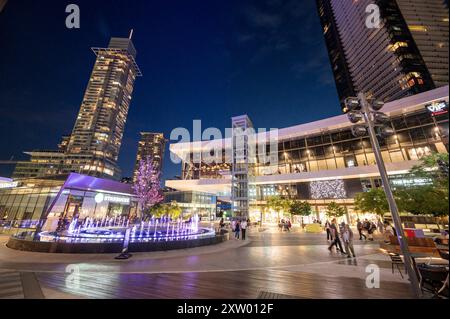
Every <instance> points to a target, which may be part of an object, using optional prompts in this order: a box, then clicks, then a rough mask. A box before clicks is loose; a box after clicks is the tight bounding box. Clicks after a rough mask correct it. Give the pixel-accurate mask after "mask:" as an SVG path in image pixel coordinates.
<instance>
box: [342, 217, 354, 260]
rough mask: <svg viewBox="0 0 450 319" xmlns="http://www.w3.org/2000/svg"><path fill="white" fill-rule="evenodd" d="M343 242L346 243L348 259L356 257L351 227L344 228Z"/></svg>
mask: <svg viewBox="0 0 450 319" xmlns="http://www.w3.org/2000/svg"><path fill="white" fill-rule="evenodd" d="M342 240H343V241H344V246H345V252H346V253H347V258H351V257H352V256H353V257H356V255H355V250H354V248H353V231H352V229H351V228H350V225H348V224H347V225H345V226H344V232H343V233H342Z"/></svg>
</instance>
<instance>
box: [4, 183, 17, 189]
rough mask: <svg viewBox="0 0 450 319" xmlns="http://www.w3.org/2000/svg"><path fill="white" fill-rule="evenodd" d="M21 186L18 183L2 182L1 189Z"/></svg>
mask: <svg viewBox="0 0 450 319" xmlns="http://www.w3.org/2000/svg"><path fill="white" fill-rule="evenodd" d="M17 185H19V183H18V182H0V188H13V187H17Z"/></svg>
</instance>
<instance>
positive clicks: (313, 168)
mask: <svg viewBox="0 0 450 319" xmlns="http://www.w3.org/2000/svg"><path fill="white" fill-rule="evenodd" d="M318 170H319V168H318V166H317V161H309V171H310V172H317V171H318Z"/></svg>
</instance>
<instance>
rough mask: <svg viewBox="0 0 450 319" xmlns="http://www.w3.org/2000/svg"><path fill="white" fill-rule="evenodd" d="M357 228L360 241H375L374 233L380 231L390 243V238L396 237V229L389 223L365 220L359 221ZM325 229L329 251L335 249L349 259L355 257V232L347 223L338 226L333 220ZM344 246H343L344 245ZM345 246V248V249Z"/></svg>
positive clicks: (327, 222)
mask: <svg viewBox="0 0 450 319" xmlns="http://www.w3.org/2000/svg"><path fill="white" fill-rule="evenodd" d="M356 228H357V230H358V234H359V240H373V233H374V232H375V231H378V232H379V233H380V234H383V237H384V241H386V242H389V237H390V236H395V235H396V233H395V229H394V228H393V227H392V226H391V225H390V223H389V222H388V221H384V222H382V221H381V220H378V221H377V223H376V224H375V222H373V221H369V220H368V219H365V220H364V221H361V220H359V219H358V220H357V223H356ZM325 229H326V232H327V241H329V242H330V245H329V246H328V250H330V251H332V249H333V247H335V248H336V250H337V251H339V252H341V253H342V254H345V255H347V257H349V258H350V257H352V256H353V257H355V251H354V249H353V239H354V235H353V231H352V229H351V227H350V225H349V224H346V223H345V222H342V223H340V224H339V225H338V224H337V221H336V218H333V219H332V221H331V222H329V221H328V220H327V221H326V222H325ZM342 244H343V245H342ZM343 246H344V247H343Z"/></svg>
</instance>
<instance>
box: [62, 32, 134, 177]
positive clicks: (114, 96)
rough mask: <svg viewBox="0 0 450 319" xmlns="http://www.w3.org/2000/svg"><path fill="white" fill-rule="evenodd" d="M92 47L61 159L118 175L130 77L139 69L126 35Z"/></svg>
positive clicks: (74, 166) (87, 171) (74, 165)
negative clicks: (81, 95)
mask: <svg viewBox="0 0 450 319" xmlns="http://www.w3.org/2000/svg"><path fill="white" fill-rule="evenodd" d="M130 37H131V36H130ZM92 50H93V51H94V53H95V54H96V55H97V59H96V61H95V65H94V69H93V71H92V74H91V77H90V79H89V83H88V86H87V89H86V92H85V95H84V98H83V101H82V103H81V107H80V111H79V113H78V116H77V119H76V122H75V126H74V128H73V131H72V134H71V136H70V141H69V143H68V145H67V151H66V155H67V158H66V160H65V163H66V164H67V165H68V166H71V167H72V170H74V171H76V172H80V173H83V174H88V175H92V176H104V177H110V178H111V177H114V178H119V177H120V170H119V168H118V166H117V160H118V156H119V150H120V146H121V144H122V137H123V133H124V129H125V122H126V119H127V115H128V109H129V107H130V102H131V95H132V93H133V86H134V81H135V80H136V77H137V76H140V75H141V72H140V70H139V68H138V66H137V64H136V62H135V58H136V50H135V48H134V45H133V43H132V41H131V39H130V38H111V40H110V42H109V45H108V47H107V48H93V49H92Z"/></svg>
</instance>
